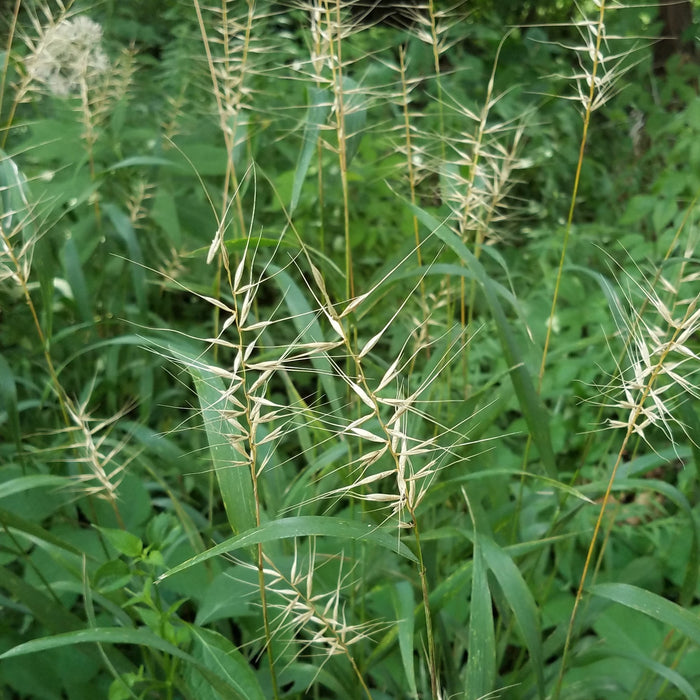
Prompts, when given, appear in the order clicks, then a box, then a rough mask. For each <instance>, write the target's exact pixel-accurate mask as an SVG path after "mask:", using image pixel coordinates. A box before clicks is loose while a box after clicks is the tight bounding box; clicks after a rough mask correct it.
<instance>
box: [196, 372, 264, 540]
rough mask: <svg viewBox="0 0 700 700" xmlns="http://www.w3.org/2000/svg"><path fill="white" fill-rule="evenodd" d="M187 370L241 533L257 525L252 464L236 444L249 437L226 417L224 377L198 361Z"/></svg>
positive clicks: (219, 476)
mask: <svg viewBox="0 0 700 700" xmlns="http://www.w3.org/2000/svg"><path fill="white" fill-rule="evenodd" d="M187 370H188V371H189V373H190V375H191V376H192V379H193V380H194V385H195V388H196V390H197V397H198V398H199V405H200V407H201V410H202V420H203V422H204V428H205V430H206V433H207V441H208V442H209V453H210V455H211V460H212V464H213V465H214V471H215V472H216V478H217V481H218V483H219V490H220V491H221V498H222V499H223V502H224V507H225V509H226V515H227V517H228V521H229V524H230V525H231V529H232V530H233V532H234V533H235V534H237V535H238V534H240V533H242V532H246V531H248V530H250V529H252V528H254V527H255V524H256V519H255V495H254V492H253V480H252V477H251V473H250V465H248V464H241V460H242V459H243V456H242V455H241V454H240V453H238V452H237V451H236V450H235V448H234V446H233V444H232V441H235V440H238V439H240V440H243V441H245V436H243V435H240V434H238V431H239V429H238V428H237V427H236V426H235V425H233V423H231V422H229V421H227V420H226V419H225V418H224V411H225V410H226V409H228V408H229V406H228V404H226V403H225V402H224V400H223V397H224V396H225V394H226V386H225V384H224V381H223V379H222V378H221V377H219V376H218V375H215V374H214V373H213V372H209V371H208V370H206V369H203V368H201V367H197V366H196V365H194V364H191V365H188V366H187Z"/></svg>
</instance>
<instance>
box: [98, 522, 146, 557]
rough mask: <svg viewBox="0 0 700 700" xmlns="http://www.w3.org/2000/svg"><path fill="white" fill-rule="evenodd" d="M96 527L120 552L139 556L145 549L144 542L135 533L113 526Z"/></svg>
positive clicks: (128, 555)
mask: <svg viewBox="0 0 700 700" xmlns="http://www.w3.org/2000/svg"><path fill="white" fill-rule="evenodd" d="M96 527H97V529H98V530H99V531H100V532H101V533H102V534H103V535H104V537H105V539H106V540H107V541H108V542H109V543H110V544H111V545H112V547H114V549H116V550H117V552H119V553H120V554H124V555H125V556H127V557H138V556H139V555H140V554H141V552H142V551H143V542H141V539H140V538H139V537H137V536H136V535H134V534H133V533H131V532H127V531H126V530H119V529H116V528H111V527H98V526H96Z"/></svg>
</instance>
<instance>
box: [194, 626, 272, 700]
mask: <svg viewBox="0 0 700 700" xmlns="http://www.w3.org/2000/svg"><path fill="white" fill-rule="evenodd" d="M189 629H190V631H191V632H192V637H193V638H194V640H195V641H194V649H193V650H192V656H193V657H194V658H196V659H198V660H199V661H200V662H201V663H202V664H203V665H204V666H206V667H207V668H208V669H210V671H211V672H212V673H215V674H217V675H218V676H221V677H222V678H224V679H225V680H226V682H227V683H228V685H229V686H230V687H231V688H233V689H234V690H235V692H236V693H238V695H239V696H240V697H243V698H246V700H265V695H264V694H263V691H262V688H261V687H260V684H259V683H258V680H257V678H256V677H255V673H254V672H253V669H252V668H251V667H250V664H249V663H248V661H247V660H246V659H245V657H244V656H243V655H242V654H241V653H240V652H239V651H238V649H236V647H235V646H233V644H231V642H230V641H229V640H228V639H226V638H225V637H223V636H222V635H220V634H218V633H217V632H213V631H211V630H207V629H202V628H201V627H196V626H194V625H190V626H189ZM193 675H194V674H193ZM197 675H198V676H199V683H197V680H195V679H192V680H190V683H189V685H190V686H191V687H192V689H193V690H194V691H195V697H196V698H197V699H198V700H206V699H207V698H211V700H219V698H220V696H219V695H218V694H217V693H216V692H215V691H214V689H213V688H211V687H209V686H207V685H205V683H204V682H203V681H204V679H203V678H202V677H201V675H199V674H197Z"/></svg>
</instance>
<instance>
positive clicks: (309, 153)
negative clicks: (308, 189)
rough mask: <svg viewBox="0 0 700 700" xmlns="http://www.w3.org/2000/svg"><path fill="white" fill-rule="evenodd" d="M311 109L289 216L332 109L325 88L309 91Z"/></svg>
mask: <svg viewBox="0 0 700 700" xmlns="http://www.w3.org/2000/svg"><path fill="white" fill-rule="evenodd" d="M309 102H310V105H309V109H308V111H307V113H306V123H305V124H304V140H303V144H302V149H301V154H300V155H299V161H298V163H297V167H296V170H295V171H294V184H293V186H292V201H291V203H290V204H289V215H290V216H291V215H292V214H293V213H294V210H295V209H296V208H297V204H298V203H299V197H300V196H301V190H302V187H303V186H304V180H305V179H306V173H307V172H308V170H309V165H310V164H311V159H312V158H313V156H314V154H315V153H316V148H317V144H318V135H319V132H320V130H321V127H322V126H323V125H324V124H325V123H326V120H327V119H328V113H329V112H330V109H331V103H332V98H331V96H330V94H329V92H328V90H325V89H323V88H317V87H313V88H311V89H310V90H309Z"/></svg>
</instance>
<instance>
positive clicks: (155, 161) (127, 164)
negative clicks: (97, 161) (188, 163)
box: [107, 156, 188, 172]
mask: <svg viewBox="0 0 700 700" xmlns="http://www.w3.org/2000/svg"><path fill="white" fill-rule="evenodd" d="M143 166H163V167H167V168H179V169H180V170H188V168H185V166H184V165H183V164H182V163H176V162H175V161H172V160H168V159H167V158H162V157H159V156H129V157H128V158H124V160H120V161H119V162H118V163H115V164H114V165H110V166H109V168H107V172H111V171H113V170H121V169H122V168H135V167H136V168H140V167H143Z"/></svg>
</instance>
